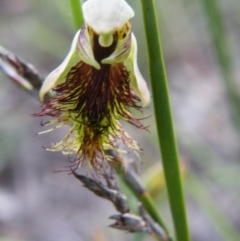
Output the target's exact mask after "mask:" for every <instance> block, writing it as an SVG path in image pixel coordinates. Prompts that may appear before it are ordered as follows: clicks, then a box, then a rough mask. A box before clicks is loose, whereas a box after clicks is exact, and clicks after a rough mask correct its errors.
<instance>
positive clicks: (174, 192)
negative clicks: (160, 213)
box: [141, 0, 190, 241]
mask: <svg viewBox="0 0 240 241" xmlns="http://www.w3.org/2000/svg"><path fill="white" fill-rule="evenodd" d="M141 2H142V11H143V17H144V23H145V32H146V37H147V45H148V54H149V68H150V69H149V70H150V76H151V84H152V91H153V102H154V109H155V118H156V124H157V132H158V138H159V141H160V149H161V153H162V161H163V168H164V174H165V179H166V185H167V190H168V196H169V202H170V207H171V212H172V217H173V222H174V227H175V233H176V238H177V240H178V241H189V240H190V237H189V231H188V224H187V218H186V211H185V202H184V195H183V189H182V182H181V177H180V169H179V161H178V151H177V146H176V139H175V133H174V127H173V121H172V113H171V107H170V100H169V93H168V85H167V75H166V70H165V66H164V60H163V55H162V50H161V45H160V37H159V32H158V26H157V20H156V13H155V5H154V1H153V0H141Z"/></svg>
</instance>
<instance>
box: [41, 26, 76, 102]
mask: <svg viewBox="0 0 240 241" xmlns="http://www.w3.org/2000/svg"><path fill="white" fill-rule="evenodd" d="M80 31H81V30H79V31H78V32H77V33H76V34H75V36H74V39H73V42H72V45H71V49H70V51H69V53H68V55H67V57H66V58H65V59H64V61H63V62H62V63H61V64H60V65H59V66H58V67H57V68H56V69H54V70H53V71H52V72H51V73H50V74H49V75H48V76H47V77H46V79H45V80H44V82H43V85H42V88H41V90H40V93H39V97H40V100H41V101H43V98H44V96H45V95H46V94H47V93H48V91H50V90H51V89H52V88H54V87H55V86H56V85H58V84H60V83H62V82H64V81H65V80H66V76H67V74H68V72H69V71H70V69H71V68H72V67H73V66H75V65H76V64H77V63H78V62H79V61H80V58H79V56H78V53H77V42H78V38H79V35H80Z"/></svg>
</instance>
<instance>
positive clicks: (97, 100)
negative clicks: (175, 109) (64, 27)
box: [36, 0, 150, 170]
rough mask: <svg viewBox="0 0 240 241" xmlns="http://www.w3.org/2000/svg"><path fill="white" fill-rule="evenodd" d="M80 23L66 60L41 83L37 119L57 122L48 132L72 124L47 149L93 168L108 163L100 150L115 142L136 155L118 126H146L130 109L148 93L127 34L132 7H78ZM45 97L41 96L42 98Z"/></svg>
mask: <svg viewBox="0 0 240 241" xmlns="http://www.w3.org/2000/svg"><path fill="white" fill-rule="evenodd" d="M82 9H83V16H84V23H83V26H82V27H81V29H80V30H79V31H78V32H77V33H76V35H75V37H74V39H73V42H72V45H71V49H70V51H69V53H68V55H67V57H66V58H65V60H64V61H63V62H62V63H61V64H60V65H59V66H58V67H57V68H56V69H55V70H53V71H52V72H51V73H50V74H49V75H48V76H47V78H46V79H45V81H44V83H43V85H42V88H41V90H40V99H41V100H42V101H43V100H45V103H44V104H43V105H42V110H41V112H39V113H38V114H36V115H37V116H51V117H54V118H55V119H52V120H50V121H48V122H47V123H45V124H53V125H54V127H53V128H51V129H50V130H47V131H44V132H41V133H45V132H48V131H51V130H54V129H57V128H60V127H62V126H64V125H70V130H69V132H68V133H67V135H66V136H65V137H64V138H63V139H62V140H61V141H60V142H58V143H52V145H51V146H50V147H49V148H47V150H50V151H62V152H63V153H64V154H68V155H75V157H76V158H75V159H74V160H75V165H76V167H79V166H80V165H81V164H82V163H83V161H84V160H86V161H88V162H89V163H90V165H91V166H92V167H93V168H94V169H95V170H99V169H100V168H101V165H102V162H104V161H111V158H110V157H109V156H108V155H107V154H106V152H105V151H104V150H107V149H115V150H116V149H117V144H116V143H117V142H119V140H120V141H121V142H122V143H123V144H125V145H126V146H127V147H129V148H131V149H132V150H134V151H139V146H138V144H137V142H136V141H134V140H133V139H132V138H131V137H130V136H129V135H128V133H127V132H126V131H125V130H124V128H123V127H122V126H121V124H120V123H119V120H124V121H127V122H129V123H131V124H133V125H134V126H136V127H138V128H143V129H144V128H145V127H144V125H143V124H142V123H141V122H140V120H138V119H136V118H135V117H134V116H133V115H132V114H131V113H130V112H129V108H136V109H138V110H140V109H141V107H145V106H147V105H149V103H150V94H149V91H148V88H147V85H146V82H145V80H144V79H143V77H142V75H141V73H140V71H139V69H138V65H137V41H136V38H135V36H134V34H133V33H132V31H131V24H130V19H131V18H132V17H133V16H134V12H133V10H132V8H131V7H130V6H129V5H128V4H127V2H126V1H125V0H88V1H86V2H84V4H83V5H82ZM46 96H47V97H48V98H45V97H46Z"/></svg>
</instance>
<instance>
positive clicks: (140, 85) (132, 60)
mask: <svg viewBox="0 0 240 241" xmlns="http://www.w3.org/2000/svg"><path fill="white" fill-rule="evenodd" d="M124 65H125V66H126V68H127V69H128V71H129V72H130V80H131V87H132V88H133V90H134V91H135V92H136V94H138V95H139V97H140V98H141V100H142V102H143V107H146V106H148V105H149V104H150V92H149V90H148V87H147V84H146V81H145V80H144V78H143V76H142V75H141V73H140V71H139V69H138V64H137V41H136V38H135V36H134V34H133V33H132V43H131V52H130V54H129V56H128V58H127V59H126V60H125V61H124Z"/></svg>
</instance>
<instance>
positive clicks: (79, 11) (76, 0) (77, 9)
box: [70, 0, 83, 29]
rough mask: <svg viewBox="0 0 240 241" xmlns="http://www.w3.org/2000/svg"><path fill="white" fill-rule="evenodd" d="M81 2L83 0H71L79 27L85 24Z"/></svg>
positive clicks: (76, 23) (74, 17)
mask: <svg viewBox="0 0 240 241" xmlns="http://www.w3.org/2000/svg"><path fill="white" fill-rule="evenodd" d="M80 2H81V0H70V3H71V9H72V14H73V19H74V22H75V26H76V28H77V29H79V28H80V27H81V26H82V24H83V14H82V7H81V4H80Z"/></svg>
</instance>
